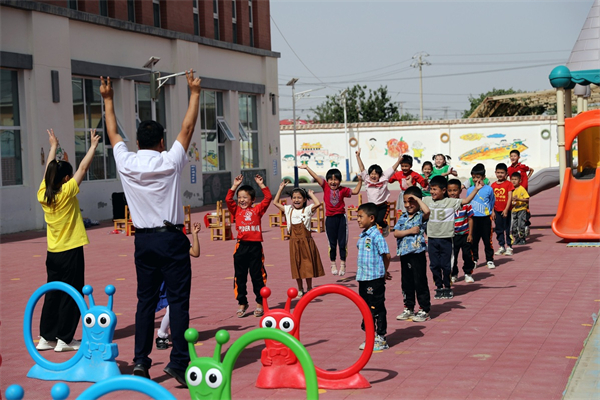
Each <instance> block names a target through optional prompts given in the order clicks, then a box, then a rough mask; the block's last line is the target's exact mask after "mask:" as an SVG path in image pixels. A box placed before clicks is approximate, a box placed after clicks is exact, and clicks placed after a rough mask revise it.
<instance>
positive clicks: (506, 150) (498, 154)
mask: <svg viewBox="0 0 600 400" xmlns="http://www.w3.org/2000/svg"><path fill="white" fill-rule="evenodd" d="M513 150H519V152H520V153H523V152H524V151H525V150H527V146H526V145H525V144H524V143H523V141H521V140H519V139H515V140H514V141H513V142H512V143H508V142H507V141H506V140H502V141H500V143H498V144H486V145H483V146H478V147H475V148H474V149H472V150H469V151H467V152H465V153H463V154H461V155H460V156H458V159H459V160H460V161H462V162H479V161H483V160H496V161H502V160H504V159H507V158H509V156H510V152H511V151H513Z"/></svg>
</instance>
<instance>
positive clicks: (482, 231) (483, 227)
mask: <svg viewBox="0 0 600 400" xmlns="http://www.w3.org/2000/svg"><path fill="white" fill-rule="evenodd" d="M492 234H493V232H492V218H491V217H473V233H472V236H473V243H472V245H471V251H472V252H473V260H479V240H482V241H483V248H484V251H485V261H494V244H493V243H492Z"/></svg>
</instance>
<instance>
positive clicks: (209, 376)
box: [205, 368, 223, 389]
mask: <svg viewBox="0 0 600 400" xmlns="http://www.w3.org/2000/svg"><path fill="white" fill-rule="evenodd" d="M205 379H206V384H207V385H208V386H209V387H210V388H212V389H216V388H218V387H219V386H221V383H223V374H222V373H221V371H219V370H218V369H216V368H211V369H209V370H208V371H207V372H206V378H205Z"/></svg>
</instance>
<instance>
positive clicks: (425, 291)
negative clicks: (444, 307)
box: [400, 251, 431, 312]
mask: <svg viewBox="0 0 600 400" xmlns="http://www.w3.org/2000/svg"><path fill="white" fill-rule="evenodd" d="M400 269H401V271H402V296H403V297H404V307H406V308H408V309H409V310H414V309H415V294H416V299H417V301H418V302H419V307H421V309H422V310H423V311H425V312H429V310H430V309H431V295H430V293H429V284H428V283H427V258H426V257H425V252H424V251H422V252H420V253H410V254H406V255H403V256H400Z"/></svg>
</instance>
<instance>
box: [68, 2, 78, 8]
mask: <svg viewBox="0 0 600 400" xmlns="http://www.w3.org/2000/svg"><path fill="white" fill-rule="evenodd" d="M67 7H68V8H70V9H71V10H77V0H68V1H67Z"/></svg>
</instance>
